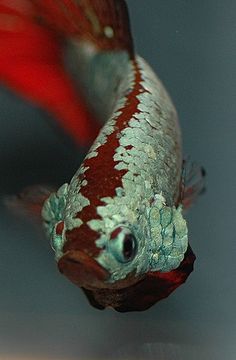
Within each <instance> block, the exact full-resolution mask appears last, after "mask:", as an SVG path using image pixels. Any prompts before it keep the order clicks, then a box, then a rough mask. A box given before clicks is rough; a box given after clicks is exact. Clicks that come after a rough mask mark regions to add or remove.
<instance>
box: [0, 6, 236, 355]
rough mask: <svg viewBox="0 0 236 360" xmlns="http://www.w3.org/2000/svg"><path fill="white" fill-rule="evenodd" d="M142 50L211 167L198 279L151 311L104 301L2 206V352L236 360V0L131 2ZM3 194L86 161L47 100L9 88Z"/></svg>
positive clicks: (198, 208) (195, 149) (194, 149)
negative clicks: (122, 309) (73, 278)
mask: <svg viewBox="0 0 236 360" xmlns="http://www.w3.org/2000/svg"><path fill="white" fill-rule="evenodd" d="M128 5H129V9H130V16H131V23H132V28H133V34H134V38H135V43H136V49H137V51H138V52H139V53H140V54H141V55H143V56H144V57H145V58H146V59H147V61H148V62H150V64H151V65H152V66H153V67H154V69H155V70H156V72H157V73H158V75H159V77H160V78H161V79H162V80H163V82H164V84H165V85H166V87H167V89H168V90H169V92H170V94H171V96H172V98H173V100H174V103H175V105H176V107H177V109H178V113H179V118H180V123H181V127H182V131H183V141H184V152H185V153H186V154H187V155H190V156H191V158H192V159H194V160H197V161H198V162H199V163H200V164H202V165H203V166H204V167H205V168H206V170H207V192H206V194H205V195H204V196H202V197H201V198H200V199H199V200H198V202H197V204H196V205H195V207H194V208H192V209H191V211H190V212H189V214H188V221H189V229H190V242H191V245H192V247H193V249H194V252H195V253H196V256H197V261H196V263H195V271H194V273H193V274H192V275H191V276H190V278H189V280H188V281H187V283H186V284H185V285H184V286H182V287H180V288H179V289H177V290H176V291H175V292H174V293H173V294H172V295H171V296H170V297H169V298H168V299H166V300H164V301H162V302H160V303H158V304H156V305H155V306H154V307H152V308H151V309H150V310H148V311H146V312H140V313H138V312H136V313H126V314H120V313H116V312H115V311H112V310H105V311H99V310H96V309H94V308H92V307H91V306H90V305H89V304H88V302H87V300H86V299H85V297H84V296H83V294H82V292H81V291H80V290H79V289H78V288H76V287H75V286H74V285H72V284H71V283H70V282H69V281H67V280H66V279H65V278H63V277H62V276H61V275H60V274H59V272H58V271H57V268H56V265H55V263H54V260H53V253H52V251H51V249H50V246H49V244H48V242H47V240H46V239H45V237H44V235H43V233H42V232H41V231H40V229H39V228H38V227H37V226H36V225H33V224H32V223H31V222H28V221H27V219H25V220H22V219H17V218H14V217H13V216H12V214H10V212H8V211H7V210H6V209H5V208H4V207H3V206H1V218H0V241H1V251H0V284H1V296H0V359H1V360H2V359H28V358H29V359H41V360H44V359H66V360H72V359H73V360H74V359H156V360H159V359H160V360H185V359H193V360H194V359H207V360H210V359H214V360H218V359H222V358H225V359H227V360H231V359H232V360H234V359H235V358H236V315H235V304H236V290H235V286H236V285H235V280H236V266H235V256H236V233H235V222H236V219H235V213H236V201H235V194H236V185H235V184H236V182H235V176H236V161H235V155H236V151H235V136H236V121H235V114H236V70H235V59H236V46H235V38H236V25H235V24H236V23H235V15H236V2H235V1H233V0H224V1H222V0H221V1H220V0H200V1H194V0H188V1H187V0H146V1H141V0H138V1H137V0H128ZM0 109H1V110H0V111H1V120H0V121H1V132H0V162H1V177H0V185H1V193H2V194H5V193H15V192H17V191H19V189H21V188H22V186H23V187H24V186H26V185H30V184H31V183H40V182H41V183H45V182H47V183H49V182H50V183H59V184H60V183H62V182H63V181H65V180H68V179H69V177H70V176H71V175H72V174H73V172H74V170H75V169H76V168H77V166H78V164H79V163H80V161H81V159H82V156H83V155H82V152H80V151H79V150H77V149H75V148H74V147H73V145H72V144H70V143H69V141H68V139H62V137H61V136H60V135H59V133H57V131H55V129H54V128H53V127H52V126H51V125H52V123H53V121H50V119H49V118H50V116H49V115H48V114H46V113H45V112H44V111H43V110H41V109H37V108H36V107H33V106H31V105H29V104H28V103H27V102H26V101H24V100H23V99H21V98H20V97H18V96H17V95H15V94H14V93H12V92H11V91H10V90H8V89H6V88H4V87H3V86H1V87H0Z"/></svg>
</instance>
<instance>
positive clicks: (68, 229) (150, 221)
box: [43, 185, 188, 289]
mask: <svg viewBox="0 0 236 360" xmlns="http://www.w3.org/2000/svg"><path fill="white" fill-rule="evenodd" d="M76 196H78V194H77V195H76ZM129 199H130V198H129ZM80 204H81V198H80ZM134 205H135V206H134ZM49 210H50V211H49ZM90 211H92V210H91V208H90V207H89V206H88V205H86V204H85V206H84V209H83V211H82V212H81V214H79V216H78V215H76V216H74V218H73V217H71V215H72V214H71V207H70V203H69V205H68V186H65V185H63V187H61V188H60V189H59V190H58V192H57V194H53V195H51V197H50V198H49V199H48V200H47V202H46V203H45V205H44V210H43V217H44V221H45V222H46V223H47V224H50V226H48V229H49V232H50V237H51V241H52V247H53V249H54V250H55V254H56V260H57V261H58V266H59V270H60V271H61V272H62V273H63V274H64V275H66V276H67V277H68V278H69V279H70V280H71V281H72V282H73V283H75V284H77V285H78V286H80V287H83V288H86V289H105V288H108V289H109V288H110V289H121V288H125V287H128V286H131V285H133V284H135V283H137V282H138V281H140V279H142V278H143V277H144V276H145V275H146V274H147V273H148V272H150V271H151V272H156V271H159V272H169V271H171V270H173V269H176V268H177V267H178V266H179V265H180V263H181V261H182V260H183V258H184V254H185V252H186V250H187V247H188V237H187V225H186V221H185V220H184V219H183V216H182V209H181V207H179V208H176V207H175V206H173V207H170V206H167V205H166V203H165V199H164V197H163V196H162V195H155V196H152V198H151V199H148V201H146V200H142V199H140V201H139V202H136V203H135V204H134V203H133V202H132V201H131V200H130V201H127V197H126V196H125V194H122V196H116V197H113V198H111V197H109V198H103V199H102V205H101V202H100V205H99V206H97V207H96V208H94V209H93V214H96V217H95V218H93V217H92V216H89V212H90ZM52 214H53V215H52ZM77 214H78V213H77ZM86 216H87V219H89V220H86V221H85V219H86ZM52 218H53V221H52Z"/></svg>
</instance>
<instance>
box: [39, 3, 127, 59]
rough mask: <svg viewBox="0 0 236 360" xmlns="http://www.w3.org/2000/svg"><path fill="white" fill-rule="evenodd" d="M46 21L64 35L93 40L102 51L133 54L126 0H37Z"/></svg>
mask: <svg viewBox="0 0 236 360" xmlns="http://www.w3.org/2000/svg"><path fill="white" fill-rule="evenodd" d="M32 2H33V3H34V4H35V6H36V9H37V12H38V13H39V14H40V16H41V18H42V21H44V22H45V23H46V24H48V25H50V26H51V27H52V28H53V29H54V30H55V31H56V32H57V33H61V34H62V35H63V36H64V37H74V38H77V39H82V40H87V41H90V42H93V43H94V45H95V46H96V47H97V48H99V49H101V50H113V51H114V50H121V49H122V50H126V51H128V52H129V53H130V54H133V41H132V37H131V31H130V24H129V16H128V10H127V6H126V3H125V1H124V0H80V1H76V0H56V1H55V0H45V1H41V0H33V1H32Z"/></svg>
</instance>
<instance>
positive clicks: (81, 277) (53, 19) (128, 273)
mask: <svg viewBox="0 0 236 360" xmlns="http://www.w3.org/2000/svg"><path fill="white" fill-rule="evenodd" d="M31 4H32V6H33V7H34V10H35V11H36V13H37V18H38V19H40V23H41V24H43V25H44V26H45V27H46V28H47V31H49V29H50V31H52V33H53V34H57V35H58V36H60V38H63V39H66V42H67V44H69V47H70V48H71V49H73V51H72V54H73V56H74V64H73V65H74V66H75V68H76V70H77V80H78V82H79V83H80V84H81V88H82V89H83V94H82V96H83V98H84V99H85V100H86V104H87V106H88V107H89V108H90V109H91V111H92V113H94V114H96V118H97V119H99V121H100V122H103V124H104V125H103V126H102V128H101V130H100V132H99V134H98V136H97V137H96V139H95V141H94V142H93V144H92V146H91V148H90V150H89V151H88V153H87V155H86V157H85V159H84V161H83V162H82V164H81V165H80V167H79V169H78V171H77V172H76V173H75V175H74V176H73V178H72V180H71V181H70V182H69V183H66V184H64V185H62V186H61V187H60V188H59V190H58V191H57V192H53V193H51V194H50V196H49V197H48V198H47V199H46V201H45V202H44V204H43V207H42V218H43V222H44V226H45V228H46V233H47V236H48V238H49V239H50V241H51V244H52V248H53V250H54V251H55V258H56V261H57V264H58V268H59V270H60V272H61V273H62V274H64V275H65V276H66V277H67V278H68V279H70V280H71V281H72V282H73V283H74V284H76V285H78V286H79V287H81V288H82V290H83V291H84V293H85V294H86V296H87V298H88V300H89V301H90V303H91V304H92V305H93V306H95V307H96V308H99V309H104V308H106V307H112V308H114V309H115V310H117V311H120V312H125V311H140V310H145V309H147V308H149V307H150V306H152V305H153V304H155V303H156V302H157V301H159V300H161V299H162V298H165V297H167V296H168V295H169V294H170V293H171V292H172V291H173V290H175V289H176V288H177V287H178V286H179V285H181V284H182V283H183V282H185V280H186V279H187V277H188V276H189V274H190V273H191V271H192V270H193V263H194V260H195V256H194V254H193V252H192V250H191V247H190V245H189V242H188V228H187V223H186V220H185V219H184V216H183V211H184V209H185V208H187V207H189V206H190V205H191V203H192V202H193V200H194V199H195V198H196V196H197V195H198V194H199V193H200V192H201V191H202V189H203V177H204V171H203V170H202V168H201V167H198V166H192V167H191V166H190V168H189V169H188V166H187V165H186V163H185V162H184V161H183V157H182V144H181V132H180V127H179V124H178V118H177V113H176V110H175V107H174V105H173V103H172V101H171V99H170V97H169V95H168V93H167V91H166V90H165V88H164V86H163V85H162V83H161V81H160V80H159V78H158V77H157V75H156V74H155V73H154V71H153V70H152V69H151V67H150V66H149V65H148V64H147V62H146V61H145V60H144V59H143V58H141V57H140V56H139V55H137V54H136V53H135V51H134V46H133V41H132V35H131V31H130V25H129V16H128V11H127V7H126V3H125V1H123V0H81V1H76V0H64V1H63V0H61V1H57V2H54V1H50V0H47V1H44V2H42V1H37V0H32V1H31ZM41 26H42V25H41ZM81 116H82V117H83V116H84V114H82V115H80V117H81ZM83 119H84V123H85V124H86V121H89V120H88V119H87V120H86V119H85V118H84V117H83ZM85 120H86V121H85ZM79 132H80V127H79V121H78V128H77V131H76V133H74V136H76V134H78V133H79Z"/></svg>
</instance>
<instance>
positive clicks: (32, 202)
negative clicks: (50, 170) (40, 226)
mask: <svg viewBox="0 0 236 360" xmlns="http://www.w3.org/2000/svg"><path fill="white" fill-rule="evenodd" d="M52 191H54V190H53V189H52V187H49V186H43V185H33V186H29V187H26V188H25V189H23V191H22V192H21V193H19V194H18V195H9V196H7V197H5V199H4V203H5V205H6V206H7V208H8V209H9V210H10V211H12V212H13V213H14V214H16V215H23V216H30V217H31V218H34V219H38V220H41V211H42V207H43V204H44V202H45V200H46V199H47V198H48V197H49V196H50V194H51V192H52Z"/></svg>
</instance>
